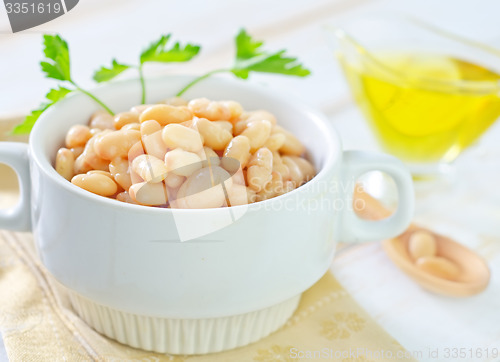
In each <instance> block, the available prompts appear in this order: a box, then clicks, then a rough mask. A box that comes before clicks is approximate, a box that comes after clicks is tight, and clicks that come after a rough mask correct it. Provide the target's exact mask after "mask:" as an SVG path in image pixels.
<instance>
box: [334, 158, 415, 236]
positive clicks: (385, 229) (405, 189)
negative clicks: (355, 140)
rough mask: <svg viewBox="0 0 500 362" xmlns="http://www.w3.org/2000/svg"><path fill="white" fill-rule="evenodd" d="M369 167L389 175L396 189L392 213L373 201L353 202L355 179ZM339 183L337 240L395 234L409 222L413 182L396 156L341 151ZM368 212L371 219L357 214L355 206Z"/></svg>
mask: <svg viewBox="0 0 500 362" xmlns="http://www.w3.org/2000/svg"><path fill="white" fill-rule="evenodd" d="M369 171H382V172H385V173H387V174H388V175H389V176H391V177H392V178H393V180H394V182H395V183H396V187H397V192H398V200H399V202H398V208H397V210H396V211H395V212H394V214H392V215H391V216H389V217H387V218H385V219H383V220H376V219H382V218H383V217H386V216H387V215H388V214H387V211H386V210H385V209H383V208H382V207H380V205H377V204H375V203H369V202H364V200H363V199H359V200H358V201H363V202H362V203H361V204H362V205H357V203H355V204H354V205H353V196H354V188H355V187H358V186H356V181H357V180H358V179H359V177H361V176H362V175H363V174H365V173H367V172H369ZM341 180H342V185H341V186H342V187H340V190H341V193H342V194H343V198H344V205H345V206H347V205H353V207H344V208H343V212H342V214H341V219H340V228H339V234H338V235H337V240H339V241H342V242H364V241H374V240H381V239H387V238H392V237H395V236H397V235H399V234H401V233H402V232H403V231H405V230H406V229H407V228H408V226H409V225H410V222H411V219H412V216H413V211H414V204H415V200H414V192H413V182H412V178H411V175H410V173H409V172H408V170H407V169H406V167H405V166H404V164H403V163H402V162H401V161H400V160H398V159H397V158H395V157H393V156H389V155H385V154H378V153H372V152H363V151H344V154H343V161H342V179H341ZM356 209H358V210H360V211H362V212H363V213H364V214H368V215H370V216H371V218H372V219H374V220H365V219H362V218H360V217H359V216H358V215H357V214H356V212H355V210H356Z"/></svg>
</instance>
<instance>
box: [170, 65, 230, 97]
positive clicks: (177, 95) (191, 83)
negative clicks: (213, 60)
mask: <svg viewBox="0 0 500 362" xmlns="http://www.w3.org/2000/svg"><path fill="white" fill-rule="evenodd" d="M229 71H230V69H216V70H212V71H211V72H208V73H207V74H204V75H202V76H200V77H198V78H195V79H193V80H192V81H191V82H189V83H188V85H186V86H185V87H184V88H182V89H181V90H180V91H179V93H177V94H176V97H180V96H182V95H183V94H184V93H185V92H186V91H187V90H188V89H189V88H191V87H192V86H194V85H195V84H196V83H198V82H200V81H202V80H203V79H206V78H208V77H211V76H212V75H214V74H216V73H224V72H229Z"/></svg>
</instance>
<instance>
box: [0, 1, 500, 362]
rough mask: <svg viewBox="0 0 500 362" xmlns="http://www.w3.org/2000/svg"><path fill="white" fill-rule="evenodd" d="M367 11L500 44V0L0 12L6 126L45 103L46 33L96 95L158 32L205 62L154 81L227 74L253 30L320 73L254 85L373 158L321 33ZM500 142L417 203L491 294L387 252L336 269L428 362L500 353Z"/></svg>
mask: <svg viewBox="0 0 500 362" xmlns="http://www.w3.org/2000/svg"><path fill="white" fill-rule="evenodd" d="M370 12H393V13H403V14H412V15H414V16H418V17H422V18H424V19H426V20H427V21H429V22H433V23H435V24H438V25H440V26H441V27H444V28H447V29H449V30H451V31H453V32H456V33H459V34H462V35H466V36H469V37H472V38H475V39H478V40H481V41H484V42H488V43H490V44H492V45H496V46H498V47H500V28H499V27H498V20H497V19H498V14H499V13H500V3H498V2H497V1H495V0H482V1H480V2H479V1H477V2H472V1H466V0H460V1H458V0H441V1H439V2H437V1H433V0H411V1H408V0H407V1H396V0H392V1H376V0H309V1H301V0H252V1H243V0H233V1H230V2H229V1H223V0H211V1H202V0H192V1H182V2H181V1H173V0H167V1H160V0H158V1H153V0H151V1H133V0H121V1H118V0H116V1H111V0H107V1H103V0H81V1H80V3H79V4H78V5H77V7H75V9H73V10H72V11H71V12H70V13H68V14H66V15H65V16H63V17H61V18H58V19H56V20H54V21H52V22H50V23H48V24H45V25H42V26H39V27H37V28H35V29H32V30H28V31H25V32H22V33H19V34H15V35H13V34H11V33H10V32H9V30H10V28H9V26H8V24H7V16H6V14H5V11H4V10H3V8H2V7H1V6H0V118H1V117H2V116H4V115H6V114H11V113H16V112H26V111H27V110H29V109H30V108H32V107H35V106H37V105H38V103H39V102H40V100H41V98H42V96H43V95H44V94H45V92H46V91H47V90H48V88H49V87H50V86H53V85H54V84H55V83H54V82H52V81H51V80H47V79H44V78H43V77H42V75H41V72H40V71H39V66H38V62H39V60H40V58H41V35H42V33H45V32H58V33H61V34H62V35H63V36H64V37H65V38H66V39H67V40H68V41H69V44H70V51H71V56H72V60H73V63H72V71H73V74H74V75H75V78H76V79H77V80H78V81H79V82H80V83H81V84H82V85H83V86H88V87H91V86H92V84H93V83H92V81H91V80H90V77H91V74H92V72H93V71H94V70H95V69H96V68H98V67H99V66H100V65H103V64H109V62H110V59H111V58H112V57H117V58H118V59H120V60H121V61H123V62H134V61H135V60H136V57H137V55H138V53H139V50H140V49H141V48H142V47H143V46H144V45H145V44H147V43H148V42H150V41H153V40H155V39H156V38H158V37H159V34H161V33H169V32H172V33H173V34H174V38H175V39H179V40H181V41H193V42H197V43H200V44H202V45H203V50H202V53H201V55H200V56H199V57H198V58H197V59H196V60H195V61H193V62H191V63H189V64H181V65H174V66H165V65H151V66H149V65H148V67H147V69H146V74H150V75H152V74H164V73H201V72H203V71H205V70H209V69H213V68H215V67H220V66H224V65H228V64H230V62H231V60H232V54H233V36H234V34H235V33H236V32H237V30H238V29H239V28H240V27H241V26H244V27H246V28H247V30H248V31H249V32H250V33H251V34H253V35H255V36H256V37H258V38H261V39H265V40H266V45H267V46H268V47H269V48H270V49H275V48H286V49H288V50H289V52H290V54H294V55H298V56H300V59H301V60H303V62H304V63H305V64H306V65H307V66H308V67H310V68H311V69H312V71H313V74H312V75H311V76H310V77H309V78H306V79H303V80H299V79H288V78H283V77H279V76H252V77H251V81H252V82H266V83H269V84H270V86H272V87H273V88H275V89H276V90H277V91H283V90H286V92H291V93H294V94H295V95H296V96H299V97H301V98H303V99H304V100H305V101H306V102H309V103H310V104H312V105H314V106H315V107H318V108H320V109H322V110H323V111H324V112H325V113H326V114H327V115H328V116H330V117H331V120H332V122H333V123H334V124H335V125H336V126H337V128H338V130H339V132H340V134H341V136H342V139H343V142H344V145H345V147H346V148H360V149H376V146H375V144H374V142H373V139H372V138H371V135H370V133H369V132H368V131H367V129H366V126H365V123H364V120H363V118H362V116H361V114H360V112H359V111H358V110H357V108H356V107H355V106H354V105H353V103H352V102H351V100H350V95H349V91H348V89H347V86H346V84H345V82H344V80H343V77H342V74H341V72H340V70H339V67H338V66H337V64H336V63H335V61H334V58H333V53H332V50H331V49H330V48H329V47H328V45H327V43H326V42H325V38H324V34H323V33H322V30H321V26H322V25H323V24H327V23H332V22H335V21H337V20H339V19H341V18H343V19H348V18H350V17H359V16H363V15H364V14H367V13H370ZM499 137H500V124H497V126H495V127H493V129H492V130H491V131H490V132H489V133H488V134H487V135H486V136H485V137H484V138H483V139H482V140H481V142H480V144H479V146H476V147H474V148H473V149H471V150H469V151H468V152H466V153H465V154H464V155H463V156H462V157H461V158H460V159H459V161H458V163H457V168H458V182H457V184H456V185H455V186H454V187H449V188H445V189H443V190H442V191H441V192H440V193H434V194H426V193H425V192H419V193H418V195H417V196H418V198H417V213H416V221H417V222H419V223H421V224H422V225H425V226H428V227H432V228H434V229H435V230H437V231H440V232H443V233H446V234H448V235H450V236H452V237H455V238H456V239H457V240H459V241H460V242H462V243H464V244H466V245H468V246H470V247H472V248H473V249H475V250H476V251H477V252H479V253H480V254H481V255H483V256H484V257H485V258H486V259H487V260H488V261H489V263H490V267H491V270H492V280H491V284H490V287H489V288H488V290H487V291H485V292H484V293H482V294H480V295H478V296H476V297H472V298H466V299H450V298H444V297H440V296H436V295H432V294H429V293H427V292H425V291H423V290H421V289H420V288H419V287H418V286H416V285H415V284H414V283H413V282H412V281H411V280H410V279H409V278H407V277H406V276H405V275H404V274H402V273H401V272H400V271H399V270H398V269H397V268H396V267H395V266H394V265H393V264H392V263H391V262H390V261H389V260H388V258H387V257H386V256H385V254H384V253H383V251H382V249H381V247H380V243H371V244H367V245H359V246H354V247H350V248H349V249H346V250H345V251H342V252H341V253H339V255H338V256H337V257H336V260H335V262H334V264H333V266H332V270H333V272H334V274H335V275H336V277H337V278H338V279H339V281H340V282H341V283H342V284H343V285H344V287H345V288H346V289H347V290H348V291H349V292H350V293H351V294H352V295H353V296H354V298H355V299H356V300H357V301H358V302H359V303H360V304H361V305H362V307H363V308H364V309H365V310H367V311H368V313H370V314H371V315H372V316H373V318H375V319H376V320H377V321H378V322H379V323H380V324H381V325H382V326H383V327H384V328H385V329H386V330H387V331H388V332H389V333H390V334H391V335H393V336H394V338H396V339H397V340H398V341H399V342H400V343H401V344H402V345H403V346H404V347H405V348H406V349H408V350H409V351H416V352H417V354H416V355H417V356H419V358H420V359H421V360H429V361H438V360H439V361H454V360H459V361H466V360H470V361H482V360H485V361H486V360H494V359H487V358H475V357H474V358H464V359H454V358H449V359H446V356H445V353H446V351H445V349H446V348H467V350H468V349H469V348H473V349H476V348H482V349H485V348H490V350H491V349H492V348H500V279H499V277H498V276H499V275H500V191H499V187H498V185H499V180H500V162H499V156H500V144H499V143H498V141H497V140H498V138H499ZM2 346H3V344H2V343H0V360H1V359H2V356H3V354H2V353H3V352H2ZM325 347H330V346H325ZM429 349H431V350H432V351H434V350H435V349H438V352H439V358H431V357H429V355H428V351H429ZM420 351H421V353H422V355H418V353H419V352H420ZM483 356H484V353H483Z"/></svg>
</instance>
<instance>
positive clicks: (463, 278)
mask: <svg viewBox="0 0 500 362" xmlns="http://www.w3.org/2000/svg"><path fill="white" fill-rule="evenodd" d="M354 198H355V199H361V200H363V201H364V202H365V205H366V207H365V208H364V210H362V211H361V212H359V213H358V215H359V216H361V217H363V218H365V219H369V220H380V219H383V218H386V217H388V216H390V215H391V214H392V212H391V211H389V210H387V209H386V208H385V207H384V206H382V205H381V204H380V202H379V201H377V200H376V199H374V198H373V197H371V196H370V195H369V194H367V193H366V192H364V191H363V190H362V188H361V187H355V193H354ZM416 231H425V232H427V233H429V234H431V235H432V236H433V237H434V238H435V240H436V247H437V248H436V255H437V256H440V257H443V258H446V259H448V260H449V261H452V262H453V263H455V264H456V265H457V266H458V268H459V274H458V276H457V277H456V278H455V280H447V279H443V278H439V277H437V276H434V275H432V274H429V273H428V272H425V271H423V270H421V269H419V268H417V267H416V265H415V261H414V260H413V258H412V256H411V255H410V253H409V248H408V243H409V240H410V236H411V235H412V234H413V233H414V232H416ZM382 246H383V248H384V250H385V252H386V253H387V255H388V256H389V258H390V259H391V260H392V261H393V262H394V264H396V265H397V266H398V267H399V268H400V269H401V270H403V271H404V272H405V273H406V274H408V275H409V276H410V277H412V278H413V279H414V280H415V281H416V282H417V283H419V284H420V285H421V286H422V287H423V288H425V289H427V290H430V291H432V292H434V293H438V294H443V295H447V296H454V297H464V296H469V295H474V294H477V293H479V292H481V291H483V290H484V289H485V288H486V287H487V286H488V283H489V280H490V270H489V268H488V265H487V264H486V261H485V260H484V259H483V258H481V257H480V256H479V255H478V254H476V253H475V252H474V251H472V250H470V249H468V248H466V247H465V246H463V245H461V244H459V243H457V242H456V241H454V240H452V239H450V238H448V237H445V236H443V235H439V234H437V233H435V232H433V231H432V230H429V229H426V228H423V227H420V226H418V225H415V224H411V225H410V226H409V228H408V229H407V230H406V231H405V232H404V233H403V234H401V235H399V236H398V237H396V238H393V239H388V240H384V241H383V242H382Z"/></svg>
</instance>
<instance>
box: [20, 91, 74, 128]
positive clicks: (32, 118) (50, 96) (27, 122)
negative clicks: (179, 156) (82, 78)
mask: <svg viewBox="0 0 500 362" xmlns="http://www.w3.org/2000/svg"><path fill="white" fill-rule="evenodd" d="M70 92H71V90H70V89H67V88H64V87H59V88H57V89H51V90H50V91H49V92H48V93H47V95H46V96H45V98H47V100H48V101H49V102H45V103H42V104H41V105H40V106H39V107H38V108H37V109H35V110H33V111H31V113H30V114H29V115H27V116H26V118H25V119H24V121H23V123H21V124H18V125H17V126H16V127H14V129H13V130H12V134H16V135H19V134H27V133H30V131H31V129H32V128H33V126H34V125H35V122H36V121H37V120H38V118H39V117H40V116H41V115H42V113H43V112H45V110H46V109H47V108H49V107H50V106H52V105H53V104H54V103H56V102H57V101H59V100H61V99H63V98H64V97H65V96H66V95H67V94H68V93H70Z"/></svg>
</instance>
